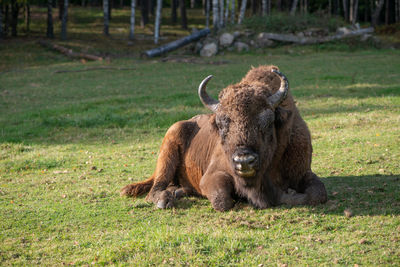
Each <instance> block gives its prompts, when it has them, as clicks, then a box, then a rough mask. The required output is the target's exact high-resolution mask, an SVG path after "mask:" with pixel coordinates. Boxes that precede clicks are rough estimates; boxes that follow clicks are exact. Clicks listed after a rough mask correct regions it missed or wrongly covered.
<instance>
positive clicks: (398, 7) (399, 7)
mask: <svg viewBox="0 0 400 267" xmlns="http://www.w3.org/2000/svg"><path fill="white" fill-rule="evenodd" d="M399 2H400V0H396V2H395V8H394V9H395V16H394V20H395V22H396V23H397V22H399V19H400V3H399Z"/></svg>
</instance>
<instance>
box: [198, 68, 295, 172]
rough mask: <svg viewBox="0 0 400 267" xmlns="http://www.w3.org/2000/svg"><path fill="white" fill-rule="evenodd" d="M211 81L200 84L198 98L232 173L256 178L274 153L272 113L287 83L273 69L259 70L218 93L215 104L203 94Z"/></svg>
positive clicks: (206, 79) (284, 95) (273, 119)
mask: <svg viewBox="0 0 400 267" xmlns="http://www.w3.org/2000/svg"><path fill="white" fill-rule="evenodd" d="M260 74H261V75H260ZM211 78H212V76H211V75H210V76H208V77H207V78H205V79H204V80H203V81H202V83H201V84H200V86H199V96H200V99H201V101H202V102H203V104H204V105H205V106H206V107H207V108H208V109H210V110H211V111H213V112H214V113H215V127H216V128H217V130H218V133H219V136H220V137H221V143H222V146H223V149H224V151H225V153H226V155H227V156H228V159H229V161H230V162H231V167H232V170H233V172H234V173H235V174H236V175H238V176H239V177H242V178H246V179H247V178H252V177H256V176H257V173H263V171H264V170H265V168H267V167H268V166H269V165H270V163H271V161H272V157H273V155H274V152H275V150H276V147H277V138H276V130H275V116H276V112H275V111H276V108H277V107H278V105H279V104H280V103H281V102H282V101H283V100H284V99H285V98H286V96H287V94H288V88H289V85H288V81H287V79H286V77H285V76H284V75H283V74H282V73H281V72H279V71H278V69H277V68H276V67H265V66H263V67H259V68H257V69H253V70H251V71H250V72H249V73H248V74H247V76H246V77H245V78H244V79H243V80H242V81H241V82H240V83H238V84H234V85H230V86H228V87H227V88H225V89H224V90H222V91H221V93H220V95H219V101H217V100H215V99H213V98H211V97H210V96H209V95H208V94H207V92H206V85H207V83H208V81H209V80H210V79H211ZM277 78H279V79H277ZM272 80H279V83H280V86H279V85H278V86H275V88H272V87H274V86H273V83H272ZM277 87H279V89H278V90H277V91H276V92H275V93H273V94H272V93H271V92H273V91H275V90H276V88H277Z"/></svg>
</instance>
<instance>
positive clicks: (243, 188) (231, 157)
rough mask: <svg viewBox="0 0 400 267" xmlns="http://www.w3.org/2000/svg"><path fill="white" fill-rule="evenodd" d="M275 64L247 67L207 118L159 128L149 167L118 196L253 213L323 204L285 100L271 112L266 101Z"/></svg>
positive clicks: (273, 85) (302, 131) (304, 140)
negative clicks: (204, 203) (247, 206)
mask: <svg viewBox="0 0 400 267" xmlns="http://www.w3.org/2000/svg"><path fill="white" fill-rule="evenodd" d="M272 69H276V70H277V67H275V66H260V67H258V68H253V69H251V70H250V71H249V72H248V73H247V75H246V76H245V77H244V78H243V79H242V81H241V82H240V83H238V84H234V85H230V86H228V87H226V88H225V89H223V90H222V91H221V93H220V95H219V102H220V104H219V107H218V109H217V110H216V112H215V114H208V115H198V116H195V117H193V118H191V119H190V120H187V121H180V122H177V123H175V124H174V125H172V126H171V128H170V129H169V130H168V131H167V133H166V135H165V137H164V140H163V143H162V145H161V150H160V155H159V158H158V161H157V166H156V170H155V172H154V174H153V176H151V177H150V178H149V179H147V180H146V181H144V182H139V183H134V184H130V185H127V186H125V187H124V188H123V189H122V190H121V194H122V195H127V196H138V195H141V194H145V193H147V192H149V191H150V192H149V194H148V195H147V200H149V201H151V202H153V203H155V204H156V205H157V206H158V207H159V208H169V207H172V206H173V205H174V201H175V200H176V199H178V198H179V197H180V196H182V195H200V196H204V197H207V198H208V199H209V200H210V201H211V203H212V205H213V207H214V209H216V210H219V211H224V210H228V209H230V208H232V207H233V205H234V200H235V199H238V198H244V199H246V200H248V201H249V202H250V203H251V204H252V205H254V206H255V207H258V208H266V207H270V206H272V205H278V204H281V203H284V204H290V205H301V204H312V205H314V204H318V203H324V202H325V201H326V200H327V195H326V190H325V187H324V185H323V183H322V182H321V181H320V179H319V178H318V177H317V176H316V175H315V174H314V173H313V172H312V171H311V155H312V147H311V137H310V133H309V130H308V128H307V125H306V124H305V122H304V121H303V119H302V118H301V117H300V114H299V111H298V110H297V108H296V106H295V104H294V101H293V97H292V96H291V95H290V93H289V95H288V96H287V97H286V98H285V99H284V101H283V102H281V103H280V104H279V106H278V107H276V108H274V107H273V106H271V105H270V102H269V101H268V100H269V97H270V96H271V95H273V94H274V93H275V92H276V91H277V90H278V88H279V87H280V84H281V80H280V78H279V77H278V76H277V75H276V74H275V73H273V72H271V70H272Z"/></svg>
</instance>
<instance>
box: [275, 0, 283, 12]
mask: <svg viewBox="0 0 400 267" xmlns="http://www.w3.org/2000/svg"><path fill="white" fill-rule="evenodd" d="M276 8H277V9H278V11H282V0H278V1H277V2H276Z"/></svg>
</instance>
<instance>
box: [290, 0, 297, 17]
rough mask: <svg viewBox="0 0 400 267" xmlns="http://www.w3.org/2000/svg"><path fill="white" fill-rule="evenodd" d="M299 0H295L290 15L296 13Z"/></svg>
mask: <svg viewBox="0 0 400 267" xmlns="http://www.w3.org/2000/svg"><path fill="white" fill-rule="evenodd" d="M298 2H299V0H293V2H292V8H291V9H290V15H291V16H294V14H296V9H297V4H298Z"/></svg>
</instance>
